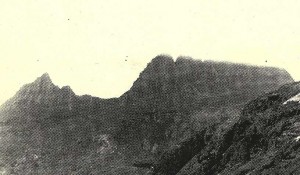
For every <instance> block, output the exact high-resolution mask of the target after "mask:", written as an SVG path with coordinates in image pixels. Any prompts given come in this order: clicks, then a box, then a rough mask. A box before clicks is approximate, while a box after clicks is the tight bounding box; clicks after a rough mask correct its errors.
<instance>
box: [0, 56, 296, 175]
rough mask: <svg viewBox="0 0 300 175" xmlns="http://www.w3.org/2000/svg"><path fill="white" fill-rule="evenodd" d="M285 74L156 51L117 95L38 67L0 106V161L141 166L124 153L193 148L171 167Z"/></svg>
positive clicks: (42, 168) (89, 168)
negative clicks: (102, 94)
mask: <svg viewBox="0 0 300 175" xmlns="http://www.w3.org/2000/svg"><path fill="white" fill-rule="evenodd" d="M289 82H293V79H292V78H291V77H290V75H289V74H288V73H287V72H286V71H284V70H281V69H277V68H269V67H256V66H247V65H241V64H231V63H222V62H202V61H195V60H193V59H190V58H182V57H181V58H178V59H177V60H176V61H173V59H172V58H171V57H169V56H165V55H160V56H157V57H155V58H154V59H153V60H152V61H151V63H149V64H148V65H147V67H146V68H145V70H144V71H143V72H142V73H141V74H140V76H139V78H138V79H137V80H136V81H135V82H134V84H133V86H132V87H131V89H130V90H129V91H127V92H126V93H125V94H123V95H122V96H121V97H119V98H114V99H100V98H97V97H92V96H89V95H84V96H77V95H76V94H74V92H73V91H72V90H71V88H70V87H62V88H59V87H57V86H55V85H54V84H53V83H52V81H51V79H50V77H49V75H48V74H44V75H43V76H41V77H39V78H38V79H37V80H35V81H34V82H33V83H30V84H27V85H25V86H23V87H22V88H21V89H20V90H19V91H18V92H17V93H16V95H15V96H14V97H12V98H11V99H9V100H8V101H7V102H6V103H5V104H3V105H2V106H1V109H0V116H1V132H0V138H1V139H0V142H1V148H0V154H1V160H0V166H1V167H2V169H4V170H5V171H7V172H9V173H15V174H34V173H36V174H70V173H77V174H89V173H92V174H142V173H144V172H145V171H146V170H141V169H138V168H136V167H132V166H130V164H131V163H132V161H134V162H138V161H140V160H144V159H145V160H146V163H144V164H145V165H147V166H148V165H149V166H151V164H152V163H153V162H154V161H155V160H156V159H159V157H160V156H161V155H162V153H163V152H165V151H166V150H169V149H174V150H176V149H177V147H178V145H179V147H181V146H180V145H183V146H182V147H187V148H189V149H190V148H195V149H194V150H193V152H189V154H188V155H187V157H185V158H184V159H182V161H180V162H179V163H178V165H179V166H178V167H177V169H178V171H179V169H180V168H181V167H183V166H184V164H185V163H186V162H187V161H188V160H189V159H190V158H192V157H193V156H194V155H195V152H198V151H199V150H202V149H203V148H202V147H203V146H201V145H198V144H197V143H196V142H197V141H198V140H199V139H200V140H202V141H203V142H205V143H206V142H208V141H209V140H210V137H211V135H212V133H213V132H215V130H217V129H218V126H219V125H220V124H222V123H226V122H228V121H229V120H231V119H232V116H236V118H238V116H239V109H240V108H241V106H242V105H243V104H245V103H246V102H248V101H249V100H251V99H253V98H254V97H256V96H258V95H260V94H263V93H265V92H269V91H271V90H274V89H276V88H278V87H279V86H281V85H282V84H285V83H289ZM204 129H205V130H204ZM203 132H205V134H203ZM199 133H202V134H200V137H199ZM202 135H206V136H207V137H205V138H203V136H202ZM189 149H187V150H189ZM175 152H176V151H175ZM163 155H166V154H163ZM179 155H180V154H179ZM147 161H150V163H149V164H148V163H147ZM170 162H171V161H170ZM161 165H162V164H161ZM170 165H172V163H171V164H170ZM167 169H168V168H167ZM177 169H176V171H177ZM166 171H167V170H166ZM174 172H175V169H174Z"/></svg>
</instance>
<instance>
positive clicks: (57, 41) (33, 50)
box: [0, 0, 300, 103]
mask: <svg viewBox="0 0 300 175" xmlns="http://www.w3.org/2000/svg"><path fill="white" fill-rule="evenodd" d="M161 53H166V54H170V55H171V56H173V57H174V58H176V57H177V56H179V55H186V56H191V57H193V58H195V59H212V60H226V61H231V62H239V63H250V64H256V65H267V66H278V67H282V68H285V69H286V70H287V71H289V72H290V74H291V75H292V76H293V77H294V79H295V80H300V70H299V67H300V66H299V65H300V64H299V63H300V1H298V0H289V1H283V0H264V1H261V0H248V1H241V0H226V1H221V0H220V1H215V0H209V1H208V0H207V1H204V0H184V1H180V0H118V1H117V0H26V1H25V0H6V1H4V0H2V1H1V6H0V81H1V86H0V93H1V96H0V103H3V102H4V101H5V100H7V99H8V98H10V97H12V96H13V95H14V94H15V92H16V91H17V90H18V89H19V88H20V87H21V86H22V85H23V84H25V83H29V82H32V81H34V80H35V78H36V77H38V76H41V75H42V74H43V73H44V72H48V73H49V74H50V76H51V78H52V80H53V82H54V83H55V84H57V85H59V86H60V87H61V86H63V85H70V86H71V88H72V89H73V90H74V91H75V93H76V94H79V95H81V94H91V95H94V96H98V97H103V98H109V97H117V96H120V95H121V94H123V93H124V92H125V91H127V90H128V89H129V88H130V87H131V85H132V83H133V82H134V80H135V79H136V78H137V77H138V75H139V73H140V72H141V71H142V70H143V69H144V68H145V66H146V64H147V63H148V62H149V61H150V60H151V59H152V58H153V57H155V56H156V55H158V54H161ZM126 60H127V61H126ZM266 61H267V62H266Z"/></svg>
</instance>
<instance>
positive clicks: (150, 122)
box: [117, 55, 293, 163]
mask: <svg viewBox="0 0 300 175" xmlns="http://www.w3.org/2000/svg"><path fill="white" fill-rule="evenodd" d="M289 82H293V79H292V78H291V76H290V75H289V74H288V73H287V72H286V71H285V70H282V69H278V68H272V67H257V66H249V65H242V64H232V63H226V62H212V61H204V62H203V61H198V60H193V59H192V58H185V57H179V58H177V59H176V61H174V60H173V59H172V58H171V57H170V56H167V55H159V56H157V57H155V58H154V59H153V60H152V61H151V62H150V63H149V64H148V65H147V67H146V68H145V70H144V71H142V72H141V74H140V76H139V78H138V79H137V80H136V81H135V82H134V83H133V86H132V87H131V88H130V90H129V91H127V92H126V93H125V94H123V95H122V96H121V97H120V101H121V105H122V106H123V107H124V111H123V114H124V116H125V117H124V120H123V122H122V126H121V127H120V132H119V134H118V138H117V139H118V140H119V142H120V143H121V142H123V141H124V142H127V143H136V144H135V147H134V145H132V144H131V147H134V148H133V149H132V150H134V151H135V153H134V155H137V154H136V152H141V153H142V154H141V155H142V156H141V157H142V159H144V157H145V154H146V153H149V152H151V153H157V154H156V155H160V154H161V153H162V152H164V150H165V149H166V148H169V147H171V146H173V145H176V144H177V143H178V142H180V141H182V140H184V139H186V138H189V137H191V136H192V135H193V134H194V133H195V132H198V130H199V128H201V127H203V126H202V124H203V122H208V123H209V122H215V123H217V122H222V121H223V120H226V119H227V118H228V117H229V116H231V115H234V116H235V115H237V113H239V111H240V110H241V108H242V106H243V105H244V104H246V103H247V102H248V101H250V100H251V99H253V98H255V97H256V96H258V95H261V94H264V93H265V92H269V91H272V90H275V89H276V88H278V87H280V86H281V85H283V84H285V83H289ZM208 116H209V117H210V118H213V119H214V120H209V121H202V120H203V118H205V117H208ZM205 120H206V119H205ZM128 152H130V150H129V151H128ZM145 152H146V153H145ZM151 155H152V156H153V155H154V156H155V157H157V156H156V155H155V154H151ZM138 157H139V156H137V157H136V158H137V159H139V158H138ZM150 157H151V156H150ZM148 163H149V162H148Z"/></svg>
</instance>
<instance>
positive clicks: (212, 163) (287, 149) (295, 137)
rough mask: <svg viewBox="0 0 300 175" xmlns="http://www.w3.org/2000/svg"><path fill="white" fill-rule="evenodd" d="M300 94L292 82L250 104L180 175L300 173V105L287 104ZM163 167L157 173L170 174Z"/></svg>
mask: <svg viewBox="0 0 300 175" xmlns="http://www.w3.org/2000/svg"><path fill="white" fill-rule="evenodd" d="M299 93H300V83H298V82H297V83H291V84H287V85H284V86H282V87H281V88H280V89H279V90H276V91H273V92H271V93H267V94H265V95H262V96H260V97H258V98H257V99H255V100H253V101H251V102H249V103H248V104H247V105H246V106H245V107H244V109H243V111H242V114H241V117H240V119H239V120H237V121H236V122H233V123H234V124H231V125H227V124H226V125H219V126H218V129H217V130H216V131H215V132H214V134H213V136H212V137H211V139H210V141H209V142H208V143H207V144H206V145H205V146H204V148H203V149H201V151H199V152H198V153H196V154H194V157H193V158H191V159H190V161H189V162H188V163H186V164H185V166H184V167H183V168H182V169H181V170H180V171H179V172H176V173H177V175H191V174H192V175H193V174H203V175H206V174H207V175H214V174H236V175H238V174H249V175H250V174H251V175H252V174H253V175H254V174H299V173H300V169H299V163H300V161H299V160H300V159H299V157H298V156H297V155H298V154H299V151H300V142H299V138H300V137H299V135H300V133H299V120H300V118H299V114H300V105H299V102H298V101H290V102H288V103H285V102H286V101H287V100H288V99H290V98H292V97H293V96H295V95H297V94H299ZM198 144H199V145H203V143H202V142H200V141H199V142H198ZM159 167H166V165H163V164H159V165H157V168H156V169H157V170H156V171H155V172H156V174H169V173H168V172H166V171H163V170H162V169H159ZM176 173H173V174H176Z"/></svg>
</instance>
